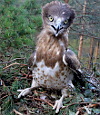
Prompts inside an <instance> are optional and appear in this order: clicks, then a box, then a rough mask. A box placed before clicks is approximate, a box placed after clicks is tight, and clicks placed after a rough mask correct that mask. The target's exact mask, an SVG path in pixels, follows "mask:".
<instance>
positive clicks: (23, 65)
mask: <svg viewBox="0 0 100 115" xmlns="http://www.w3.org/2000/svg"><path fill="white" fill-rule="evenodd" d="M13 65H21V66H26V65H27V64H21V63H17V62H15V63H12V64H10V65H8V66H6V67H4V68H3V69H7V68H9V67H11V66H13Z"/></svg>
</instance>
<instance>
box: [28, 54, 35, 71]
mask: <svg viewBox="0 0 100 115" xmlns="http://www.w3.org/2000/svg"><path fill="white" fill-rule="evenodd" d="M35 63H36V52H33V53H32V54H31V56H30V58H29V60H28V69H29V70H32V67H33V66H34V65H35Z"/></svg>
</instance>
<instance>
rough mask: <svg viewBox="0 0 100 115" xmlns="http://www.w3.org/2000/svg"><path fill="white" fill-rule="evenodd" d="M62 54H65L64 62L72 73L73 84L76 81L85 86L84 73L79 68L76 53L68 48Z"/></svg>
mask: <svg viewBox="0 0 100 115" xmlns="http://www.w3.org/2000/svg"><path fill="white" fill-rule="evenodd" d="M64 55H65V63H66V64H67V66H68V67H69V68H70V69H71V70H72V71H73V73H74V80H73V82H74V85H76V84H77V83H78V84H80V85H81V86H83V87H84V86H85V79H84V73H83V72H82V71H81V69H80V62H79V60H78V58H77V56H76V54H75V53H74V52H73V51H71V50H69V49H68V50H67V51H66V52H65V54H64Z"/></svg>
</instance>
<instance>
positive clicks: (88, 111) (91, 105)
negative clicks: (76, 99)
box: [75, 103, 100, 115]
mask: <svg viewBox="0 0 100 115" xmlns="http://www.w3.org/2000/svg"><path fill="white" fill-rule="evenodd" d="M97 106H100V103H97V104H89V105H87V106H84V107H79V108H78V111H77V112H76V114H75V115H79V113H80V112H82V110H86V111H87V113H90V114H91V111H90V110H89V108H93V107H97Z"/></svg>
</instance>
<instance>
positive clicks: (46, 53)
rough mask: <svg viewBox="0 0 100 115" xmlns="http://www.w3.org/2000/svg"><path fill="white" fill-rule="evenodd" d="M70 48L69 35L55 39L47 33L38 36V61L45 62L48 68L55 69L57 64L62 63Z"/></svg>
mask: <svg viewBox="0 0 100 115" xmlns="http://www.w3.org/2000/svg"><path fill="white" fill-rule="evenodd" d="M67 46H68V35H67V34H66V35H63V36H58V37H55V36H53V35H52V34H50V33H47V32H46V31H44V30H43V31H42V32H41V33H40V35H39V36H38V41H37V46H36V53H37V61H38V62H40V61H41V60H44V61H45V64H46V66H50V67H52V68H53V67H54V66H55V64H56V62H59V63H60V62H61V60H62V55H63V53H64V51H65V50H66V48H67Z"/></svg>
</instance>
